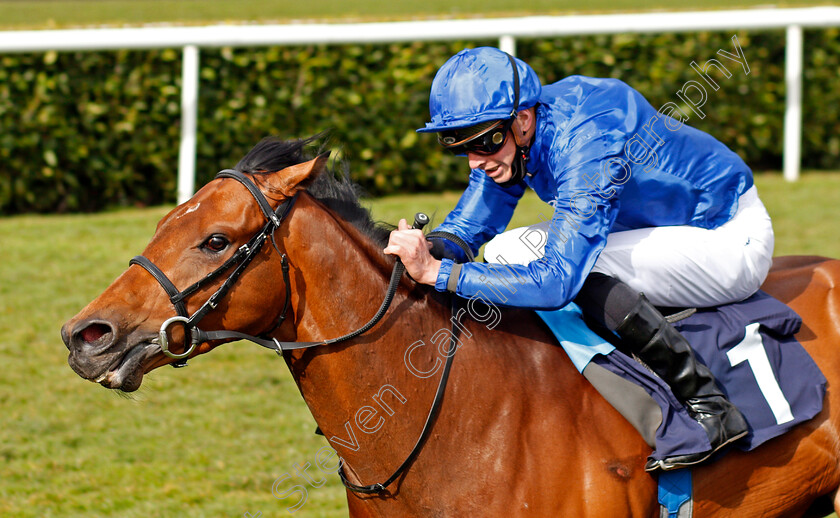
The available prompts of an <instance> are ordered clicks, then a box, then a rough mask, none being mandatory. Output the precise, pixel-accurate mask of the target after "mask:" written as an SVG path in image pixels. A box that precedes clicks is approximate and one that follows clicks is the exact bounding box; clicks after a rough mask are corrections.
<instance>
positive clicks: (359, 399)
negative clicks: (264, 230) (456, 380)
mask: <svg viewBox="0 0 840 518" xmlns="http://www.w3.org/2000/svg"><path fill="white" fill-rule="evenodd" d="M300 202H302V203H301V204H300V206H299V207H297V208H296V209H295V214H294V217H291V218H290V220H289V221H290V224H291V226H290V228H289V236H290V237H289V238H288V239H293V237H291V236H297V237H296V239H297V241H296V242H294V241H293V242H291V243H288V241H287V243H288V244H287V247H286V248H287V250H286V253H287V254H288V255H289V262H290V264H291V267H292V272H291V273H292V292H293V293H294V294H295V295H294V296H293V298H292V308H293V310H294V320H295V322H294V327H295V330H296V337H295V339H296V340H299V341H320V340H325V339H330V338H336V337H338V336H343V335H345V334H347V333H349V332H351V331H354V330H356V329H358V328H359V327H361V326H363V325H364V324H365V323H367V321H368V320H369V319H370V318H371V317H372V316H373V315H374V314H375V313H376V310H377V309H378V307H379V306H380V304H381V302H382V300H383V298H384V296H385V293H386V290H387V285H388V281H389V277H390V273H391V270H392V268H393V264H394V263H393V260H391V259H390V258H388V257H385V256H383V254H382V251H381V248H380V247H379V246H378V245H376V244H373V243H371V242H370V239H369V238H368V237H366V236H364V235H363V234H362V232H360V231H359V230H358V229H356V228H355V227H353V226H352V225H350V224H348V223H346V222H344V221H341V220H338V219H336V218H335V217H333V216H332V215H330V214H329V213H325V212H324V209H323V208H322V207H320V205H318V204H316V203H314V202H313V201H312V200H311V199H309V198H301V200H300ZM412 286H413V285H412V283H410V282H409V281H407V280H406V279H405V278H404V279H403V280H402V283H401V287H400V289H399V290H398V292H397V294H396V295H395V297H394V300H393V302H392V304H391V307H390V309H389V310H388V312H387V313H386V315H385V317H384V318H383V319H382V321H381V322H380V323H379V324H378V325H376V326H375V327H374V328H373V329H371V330H370V331H368V332H367V333H365V334H363V335H362V336H360V337H358V338H355V339H352V340H349V341H347V342H345V343H342V344H336V345H331V346H324V347H316V348H314V349H309V350H306V351H303V352H300V351H299V352H295V353H293V354H292V355H291V356H290V357H289V367H290V370H291V372H292V375H293V376H294V378H295V380H296V382H297V383H298V386H299V388H300V391H301V394H302V395H303V397H304V399H305V401H306V403H307V405H309V408H310V410H311V412H312V414H313V416H314V417H315V419H316V421H317V422H318V424H319V426H320V427H321V429H322V430H323V431H324V433H325V435H326V436H327V438H331V437H333V436H337V437H339V438H342V439H346V440H347V441H348V442H351V443H353V442H355V441H360V442H361V443H362V444H361V450H360V455H361V456H362V457H365V460H367V459H369V458H370V457H371V455H370V451H367V452H366V454H365V453H362V452H364V450H365V444H364V441H369V444H368V445H367V449H368V450H370V448H372V447H373V446H372V445H373V444H374V443H375V442H376V441H378V440H380V439H382V434H371V433H370V430H371V429H372V428H374V427H375V424H376V423H377V422H379V420H380V419H381V418H383V416H384V417H389V412H395V411H396V410H401V417H400V420H399V423H398V426H389V427H388V430H387V433H388V434H389V435H390V434H391V433H398V432H397V430H399V429H400V428H403V427H405V428H406V429H408V430H413V429H415V428H418V426H415V423H414V421H418V422H420V424H422V419H424V418H425V413H423V412H422V411H416V412H415V411H413V412H411V413H408V412H405V411H402V410H403V406H402V405H404V403H403V400H404V399H405V398H406V394H413V395H415V396H416V395H418V394H425V393H426V392H429V393H432V392H433V389H434V386H433V385H430V384H429V383H428V382H426V380H423V379H420V378H418V377H416V376H414V375H412V374H410V373H409V372H408V371H407V370H406V367H405V365H404V363H403V356H404V353H405V349H406V346H409V345H410V344H411V343H412V342H414V341H416V340H417V339H418V338H419V337H421V336H429V335H431V334H432V333H433V332H434V331H435V330H437V329H440V328H441V327H446V326H447V325H448V324H447V316H448V313H447V310H446V308H444V307H442V306H440V305H439V304H435V303H433V302H431V301H429V300H426V299H425V297H422V296H421V294H418V292H416V291H415V292H412V291H411V290H412V289H416V288H413V287H412ZM285 338H288V337H285ZM424 382H425V383H424ZM386 385H387V386H389V387H393V390H392V389H389V388H387V387H386ZM419 385H422V387H418V386H419ZM383 387H385V388H384V392H383V391H382V389H383ZM417 402H418V403H420V400H419V399H418V401H417ZM423 404H424V405H425V404H426V403H425V402H423ZM408 406H411V405H410V404H409V405H408ZM363 407H366V408H367V413H366V414H365V412H363V414H365V415H362V416H359V414H358V413H359V411H360V409H362V408H363ZM419 408H420V407H419V406H418V410H419ZM371 409H373V410H375V411H377V412H378V414H379V416H374V417H371V416H370V412H369V410H371ZM365 418H367V419H368V420H367V421H365ZM359 419H361V421H359ZM360 423H361V424H360ZM371 423H373V424H371ZM368 425H369V426H368ZM365 428H367V429H365ZM351 429H352V430H351ZM361 432H364V433H361ZM409 433H416V432H409ZM352 435H355V440H354V439H353V437H352ZM334 445H335V443H334ZM338 449H339V453H341V454H342V455H345V454H349V455H351V457H352V455H353V454H352V451H350V452H347V451H341V448H338ZM350 450H352V448H350ZM377 451H378V453H379V454H383V453H385V454H384V455H380V456H378V457H377V460H378V461H380V460H381V461H382V462H384V463H391V462H393V460H392V459H390V458H389V455H387V452H383V450H382V448H379V447H377ZM348 461H349V459H348ZM349 463H350V465H354V463H353V462H349ZM355 464H359V463H358V462H357V463H355Z"/></svg>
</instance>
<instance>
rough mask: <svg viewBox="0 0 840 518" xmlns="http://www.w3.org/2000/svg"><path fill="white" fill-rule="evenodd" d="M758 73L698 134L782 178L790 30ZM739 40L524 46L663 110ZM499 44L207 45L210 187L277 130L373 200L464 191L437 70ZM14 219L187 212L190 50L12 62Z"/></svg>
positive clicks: (546, 66)
mask: <svg viewBox="0 0 840 518" xmlns="http://www.w3.org/2000/svg"><path fill="white" fill-rule="evenodd" d="M734 34H737V36H738V39H739V41H740V44H741V47H742V48H743V51H744V53H745V55H746V57H747V60H748V63H749V66H750V74H749V75H748V76H747V75H745V74H744V73H743V70H741V69H740V68H739V66H738V65H737V64H736V63H734V62H731V61H726V60H723V62H724V63H725V64H726V65H727V66H729V65H730V64H731V65H733V66H729V70H730V71H731V72H732V77H731V78H730V79H724V78H722V77H719V78H718V79H719V81H718V82H719V84H720V85H721V88H720V90H718V91H716V92H714V91H711V90H710V89H709V98H708V100H707V103H706V105H705V107H704V111H705V113H706V117H705V118H704V119H700V118H699V117H696V116H692V118H691V119H690V120H689V124H691V125H693V126H696V127H698V128H700V129H703V130H705V131H708V132H710V133H712V134H713V135H715V136H716V137H717V138H719V139H720V140H722V141H723V142H725V143H726V144H728V145H729V146H731V147H732V148H733V149H734V150H736V151H737V152H738V153H739V154H740V155H741V156H742V157H744V158H745V159H746V160H747V162H748V163H749V164H750V165H751V166H753V168H754V169H768V168H774V169H778V168H779V167H780V164H781V153H782V134H783V129H782V121H783V115H784V102H785V98H784V92H785V87H784V33H783V32H782V31H774V32H760V33H759V32H751V33H747V32H737V33H734ZM839 34H840V33H839V32H838V30H837V29H829V30H819V31H807V32H806V34H805V43H806V44H805V55H806V56H805V76H804V95H803V99H804V114H803V118H804V136H803V140H804V142H803V165H804V166H805V167H809V168H833V169H837V168H840V116H838V111H840V98H838V97H840V38H838V35H839ZM732 35H733V33H731V32H730V33H700V34H664V35H616V36H591V37H575V38H561V39H541V40H519V41H518V42H517V54H518V55H519V56H520V57H522V58H523V59H525V60H526V61H528V62H529V63H531V65H532V66H533V67H534V68H535V70H536V71H537V73H538V74H540V76H541V78H542V79H543V82H552V81H556V80H558V79H560V78H562V77H564V76H566V75H570V74H584V75H591V76H601V77H617V78H620V79H622V80H624V81H626V82H627V83H629V84H630V85H632V86H634V87H635V88H637V89H638V90H639V91H641V92H642V93H643V94H644V95H645V96H647V97H648V99H649V100H650V101H651V102H652V103H653V104H654V105H655V106H659V105H661V104H664V103H665V102H668V101H675V102H678V101H679V99H678V98H677V97H676V92H677V90H679V88H680V87H681V86H682V85H683V84H684V83H685V82H686V81H688V80H691V79H698V76H697V74H696V73H695V72H694V71H693V70H692V69H691V67H690V66H689V64H690V63H691V62H692V61H696V62H698V63H704V62H705V61H706V60H708V59H710V58H712V57H715V53H716V51H717V50H718V49H723V50H726V51H729V52H733V46H732V43H731V41H730V38H731V36H732ZM493 43H494V41H479V42H455V43H413V44H388V45H344V46H305V47H275V48H256V49H228V48H224V49H206V50H202V52H201V87H200V106H199V135H198V157H197V165H198V171H199V176H198V179H197V181H198V184H199V185H201V184H202V183H204V182H206V181H207V180H209V179H210V178H211V177H212V175H213V174H214V173H215V172H216V171H217V170H219V169H220V168H224V167H228V166H231V165H233V164H234V163H235V162H236V161H237V160H238V158H239V157H240V156H242V155H243V154H244V153H245V152H246V151H247V150H248V149H249V148H250V147H251V146H252V145H253V144H254V143H256V142H257V141H258V140H259V139H260V138H261V137H263V136H264V135H267V134H274V135H279V136H282V137H286V138H291V137H300V136H308V135H312V134H315V133H318V132H321V131H323V130H331V132H332V133H331V134H332V143H333V145H335V146H336V147H337V151H338V153H337V155H338V156H340V157H342V158H344V159H346V160H347V162H348V163H349V166H350V170H351V175H352V176H353V178H354V179H355V180H356V181H358V182H359V183H360V184H361V185H362V186H363V187H364V188H365V189H366V190H367V191H368V192H369V193H371V194H373V195H379V194H387V193H393V192H413V191H430V190H440V189H444V188H454V189H457V188H460V187H463V186H464V180H465V177H466V173H465V165H464V164H463V163H461V162H460V161H459V160H458V159H455V158H453V157H449V156H447V155H446V154H444V153H442V152H441V151H440V150H439V149H438V148H437V146H436V144H435V139H434V137H433V136H430V135H425V134H424V135H418V134H416V133H415V132H414V130H415V128H417V127H419V126H422V125H423V123H424V122H425V121H426V120H427V118H428V105H427V101H428V90H429V86H430V84H431V80H432V78H433V76H434V73H435V71H436V70H437V68H438V67H439V66H440V65H441V64H443V62H444V61H445V60H446V59H447V58H448V57H449V56H450V55H452V54H453V53H455V52H457V51H458V50H460V49H461V48H463V47H465V46H468V45H481V44H493ZM0 65H2V66H1V67H0V128H2V129H0V213H3V214H11V213H20V212H33V211H36V212H53V211H57V212H65V211H94V210H99V209H102V208H106V207H110V206H115V205H147V204H159V203H163V202H172V201H174V196H175V183H176V174H177V162H178V160H177V153H178V142H179V135H180V129H179V125H180V81H181V79H180V71H181V53H180V51H179V50H162V51H120V52H98V53H91V52H80V53H54V52H50V53H41V54H23V55H6V56H2V57H0Z"/></svg>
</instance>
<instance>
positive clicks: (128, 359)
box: [90, 339, 160, 392]
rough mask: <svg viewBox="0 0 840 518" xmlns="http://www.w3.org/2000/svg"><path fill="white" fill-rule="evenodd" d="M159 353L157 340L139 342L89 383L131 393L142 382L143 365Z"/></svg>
mask: <svg viewBox="0 0 840 518" xmlns="http://www.w3.org/2000/svg"><path fill="white" fill-rule="evenodd" d="M159 352H160V345H159V344H157V339H155V340H150V341H148V342H140V343H138V344H137V345H135V346H134V347H132V348H131V349H129V350H128V352H126V353H125V354H124V355H123V356H121V357H120V358H117V359H116V360H115V361H114V363H113V364H111V366H110V367H108V369H107V370H106V371H105V372H104V373H102V374H101V375H100V376H99V377H97V378H95V379H94V378H91V380H90V381H92V382H94V383H99V384H100V385H102V386H103V387H105V388H109V389H119V390H122V391H124V392H133V391H135V390H137V389H138V388H139V387H140V383H142V381H143V374H144V368H143V367H144V365H143V364H144V363H145V361H146V360H147V359H149V358H151V357H152V356H154V355H155V354H156V353H159Z"/></svg>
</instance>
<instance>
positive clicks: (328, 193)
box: [235, 134, 392, 246]
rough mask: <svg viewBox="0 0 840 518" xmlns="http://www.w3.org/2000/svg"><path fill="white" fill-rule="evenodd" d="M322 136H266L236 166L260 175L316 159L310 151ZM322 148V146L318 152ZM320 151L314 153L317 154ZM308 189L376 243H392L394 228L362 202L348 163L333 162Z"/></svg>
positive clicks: (249, 172) (243, 170)
mask: <svg viewBox="0 0 840 518" xmlns="http://www.w3.org/2000/svg"><path fill="white" fill-rule="evenodd" d="M322 137H323V135H321V134H319V135H315V136H312V137H309V138H306V139H297V140H282V139H280V138H277V137H266V138H264V139H262V140H261V141H260V142H259V143H257V145H256V146H254V147H253V148H252V149H251V150H250V151H249V152H248V153H247V154H246V155H245V156H244V157H242V159H241V160H240V161H239V162H238V163H237V164H236V167H235V168H236V169H237V170H238V171H241V172H243V173H247V174H251V175H253V176H255V177H259V176H262V175H267V174H271V173H273V172H275V171H279V170H281V169H285V168H287V167H291V166H293V165H297V164H301V163H303V162H305V161H307V160H309V159H310V158H312V157H311V156H309V155H310V153H308V151H307V150H308V149H309V148H311V147H314V146H313V144H315V143H316V142H317V141H319V140H321V138H322ZM322 147H323V146H322ZM321 150H322V149H319V150H318V152H320V151H321ZM316 154H317V153H314V154H313V156H314V155H316ZM336 166H338V167H337V168H336ZM336 169H338V170H337V171H336ZM306 192H308V193H309V194H310V195H312V196H313V197H314V198H315V199H317V200H318V201H320V202H321V203H323V204H324V205H326V206H327V208H329V209H330V210H332V211H334V212H335V213H336V214H337V215H338V216H339V217H341V218H342V219H344V220H345V221H347V222H348V223H351V224H353V225H354V226H355V227H356V228H358V229H359V230H361V231H362V233H363V234H365V235H366V236H368V237H370V238H371V239H372V240H373V241H374V242H375V243H377V244H379V245H382V246H385V245H386V244H387V243H388V235H389V234H390V231H391V229H392V227H389V226H387V225H382V224H379V223H377V222H374V221H373V218H372V217H371V215H370V211H369V210H368V209H367V208H365V207H363V206H362V205H361V203H360V201H359V198H360V196H361V194H362V193H361V190H360V187H359V186H358V185H357V184H355V183H353V181H352V180H350V177H349V172H348V168H347V166H346V165H345V164H336V163H335V162H333V164H332V167H330V168H328V170H327V171H324V172H323V173H322V174H320V175H318V176H317V177H316V178H315V179H314V180H313V181H312V182H311V183H310V184H309V185H308V186H307V188H306Z"/></svg>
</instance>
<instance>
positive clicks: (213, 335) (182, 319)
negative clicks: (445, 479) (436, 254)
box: [129, 169, 472, 493]
mask: <svg viewBox="0 0 840 518" xmlns="http://www.w3.org/2000/svg"><path fill="white" fill-rule="evenodd" d="M216 178H233V179H234V180H236V181H238V182H239V183H241V184H242V185H244V186H245V187H246V188H247V189H248V191H249V192H250V193H251V195H252V196H253V197H254V199H255V200H256V201H257V203H258V204H259V206H260V210H261V211H262V213H263V215H264V216H265V218H266V220H267V222H266V224H265V226H263V228H262V230H260V231H259V232H257V234H255V235H254V237H252V238H251V239H250V240H249V241H248V243H246V244H244V245H242V246H241V247H239V249H238V250H237V251H236V252H235V253H234V254H233V255H232V256H231V257H230V258H229V259H228V260H226V261H225V262H224V264H222V265H221V266H219V267H218V268H216V269H215V270H213V271H212V272H210V273H208V274H207V275H206V276H204V278H202V279H201V280H199V281H198V282H196V283H194V284H192V285H191V286H190V287H188V288H186V289H184V290H182V291H178V288H176V287H175V284H174V283H173V282H172V281H171V280H169V278H168V277H167V276H166V274H164V273H163V271H161V269H160V268H158V267H157V266H155V264H154V263H152V262H151V261H150V260H149V259H147V258H146V257H144V256H142V255H138V256H136V257H134V258H133V259H131V261H129V265H132V264H136V265H138V266H141V267H143V268H144V269H146V271H148V272H149V273H150V274H151V275H152V277H154V278H155V279H156V280H157V281H158V283H159V284H160V285H161V287H162V288H163V290H164V291H165V292H166V294H167V295H169V300H170V302H172V305H173V306H174V307H175V311H176V312H177V313H178V314H177V316H174V317H171V318H169V319H167V320H166V321H164V322H163V324H161V326H160V332H159V338H158V340H159V345H160V348H161V350H162V351H163V354H165V355H166V356H169V357H170V358H173V359H175V360H176V361H175V362H174V363H173V364H172V365H173V366H175V367H184V366H186V361H187V359H188V358H189V356H190V354H192V352H193V351H194V350H195V348H196V347H197V346H198V344H200V343H204V342H208V341H210V340H250V341H251V342H254V343H256V344H259V345H261V346H263V347H266V348H268V349H272V350H274V351H275V352H277V354H279V355H282V354H283V352H284V351H289V350H293V349H305V348H309V347H315V346H319V345H330V344H335V343H338V342H343V341H345V340H349V339H351V338H354V337H356V336H359V335H361V334H362V333H364V332H366V331H368V330H369V329H370V328H372V327H373V326H374V325H376V323H377V322H379V320H381V319H382V317H383V316H384V315H385V312H386V311H388V307H390V305H391V301H392V300H393V298H394V294H395V293H396V291H397V286H398V284H399V282H400V278H401V277H402V274H403V273H404V272H405V266H404V265H403V264H402V261H400V260H399V258H397V261H396V264H395V265H394V270H393V272H392V273H391V280H390V282H389V284H388V290H387V292H386V293H385V298H384V299H383V301H382V305H381V306H380V307H379V310H378V311H377V312H376V314H375V315H374V316H373V317H372V318H371V319H370V321H368V323H367V324H365V325H364V326H362V327H360V328H359V329H356V330H355V331H352V332H350V333H348V334H346V335H344V336H340V337H338V338H332V339H330V340H323V341H320V342H281V341H279V340H277V339H276V338H273V337H268V338H261V337H256V336H252V335H249V334H246V333H240V332H238V331H229V330H220V331H202V330H201V329H199V328H198V326H197V324H198V322H199V321H200V320H201V319H202V318H204V316H205V315H207V313H209V312H210V311H211V310H213V309H215V308H216V306H217V305H218V303H219V300H221V299H222V298H223V297H224V296H225V295H226V294H227V293H228V291H230V288H231V287H232V286H233V284H234V283H235V282H236V280H237V279H238V278H239V276H240V275H241V274H242V272H243V270H245V268H246V267H247V266H248V264H250V262H251V261H252V260H253V259H254V257H255V256H256V255H257V254H258V253H259V252H260V250H261V249H262V247H263V245H264V244H265V241H266V239H268V238H271V244H272V245H273V246H274V249H275V250H277V253H278V254H280V257H281V266H282V270H283V282H284V283H285V285H286V302H285V303H284V305H283V312H282V313H281V314H280V316H279V317H278V320H277V323H276V324H275V325H274V327H272V328H271V329H270V330H269V331H266V333H265V334H268V333H271V332H272V331H273V330H274V329H276V328H277V327H279V326H280V324H281V323H282V322H283V320H284V319H285V318H286V313H287V311H288V309H289V301H290V299H291V285H290V282H289V262H288V259H287V258H286V254H283V253H281V252H280V249H279V248H278V247H277V242H276V241H275V239H274V232H275V231H276V230H277V229H278V228H279V227H280V225H281V224H282V223H283V220H284V219H285V218H286V216H288V214H289V212H290V211H291V209H292V206H293V205H294V203H295V200H296V199H297V193H296V194H295V195H294V196H293V197H291V198H288V199H286V200H284V201H283V202H282V203H280V205H279V206H278V207H277V209H276V210H272V209H271V205H270V204H269V203H268V200H266V198H265V195H264V194H263V193H262V192H261V191H260V190H259V188H258V187H257V186H256V185H255V184H254V182H253V181H252V180H251V179H250V178H248V177H247V176H245V175H244V174H243V173H241V172H239V171H236V170H233V169H225V170H223V171H220V172H219V173H218V174H217V175H216ZM428 222H429V218H428V216H426V215H425V214H421V213H418V214H417V216H415V220H414V227H415V228H420V229H422V228H423V226H424V225H425V224H426V223H428ZM427 237H440V238H444V239H449V240H450V241H453V242H454V243H455V244H456V245H458V246H460V247H461V248H462V249H463V250H464V252H465V254H466V255H467V257H469V258H470V260H472V252H471V251H470V249H469V247H468V246H467V244H466V243H464V242H463V241H462V240H461V239H460V238H459V237H458V236H455V235H453V234H450V233H448V232H431V233H429V234H427ZM234 265H236V268H235V269H234V270H233V272H231V274H230V275H229V276H228V278H227V279H226V280H225V281H224V283H222V285H221V286H220V287H219V288H218V289H217V290H216V292H215V293H214V294H213V295H211V296H210V298H209V299H207V301H206V302H205V303H204V304H202V305H201V307H199V308H198V310H196V312H195V313H193V314H192V316H188V314H187V309H186V305H185V304H184V299H185V298H186V297H188V296H190V295H191V294H193V293H195V292H196V291H198V290H199V289H200V288H201V287H202V286H204V285H205V284H207V283H208V282H210V281H212V280H214V279H216V278H217V277H219V276H220V275H221V274H222V273H224V272H225V271H227V270H228V269H230V268H232V267H233V266H234ZM460 301H461V299H460V298H458V297H454V296H453V297H452V315H453V318H452V319H451V321H452V331H451V333H452V335H451V337H450V348H449V351H447V354H446V361H445V362H444V365H443V372H442V373H441V377H440V381H439V382H438V387H437V391H436V392H435V398H434V401H433V402H432V407H431V409H430V410H429V415H428V416H427V417H426V421H425V423H424V424H423V429H422V431H421V432H420V437H419V438H418V439H417V442H416V443H415V444H414V447H413V448H412V450H411V452H410V453H409V454H408V456H407V457H406V459H405V460H404V461H403V462H402V464H400V465H399V467H397V469H396V471H394V473H393V474H391V476H390V477H388V479H387V480H385V481H384V482H381V483H377V484H370V485H366V486H365V485H358V484H354V483H352V482H350V481H349V480H348V479H347V476H346V475H345V472H344V463H343V462H342V464H341V465H339V469H338V476H339V478H341V482H342V483H343V484H344V485H345V486H346V487H347V488H348V489H350V490H351V491H355V492H357V493H381V492H383V491H385V489H386V488H387V487H388V486H389V485H391V484H392V483H393V482H394V481H395V480H397V479H398V478H399V477H400V476H401V475H402V473H403V472H404V471H405V470H406V469H408V466H409V465H411V463H412V462H413V461H414V458H415V457H416V456H417V454H418V453H420V450H421V449H422V448H423V444H425V442H426V439H428V437H429V435H430V433H431V430H432V425H433V423H434V421H435V419H436V418H437V415H438V413H439V411H440V406H441V403H442V401H443V394H444V392H445V391H446V384H447V381H448V379H449V371H450V369H451V368H452V360H453V358H455V351H456V350H457V343H458V337H459V336H460V327H458V326H456V325H455V322H456V318H455V317H454V316H455V315H456V313H457V310H458V305H459V304H460ZM175 323H180V324H181V325H183V326H184V333H185V334H184V352H182V353H180V354H176V353H173V352H172V351H170V350H169V338H168V336H167V334H166V332H167V331H168V329H169V327H171V326H172V325H173V324H175Z"/></svg>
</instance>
